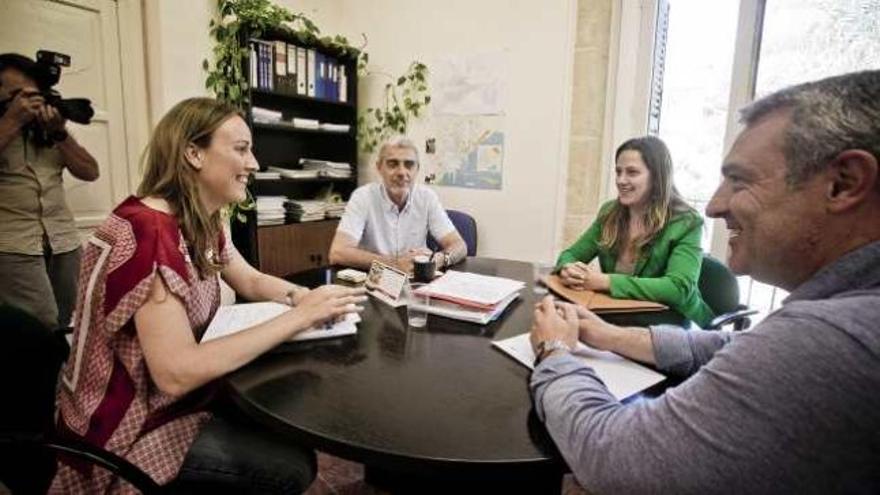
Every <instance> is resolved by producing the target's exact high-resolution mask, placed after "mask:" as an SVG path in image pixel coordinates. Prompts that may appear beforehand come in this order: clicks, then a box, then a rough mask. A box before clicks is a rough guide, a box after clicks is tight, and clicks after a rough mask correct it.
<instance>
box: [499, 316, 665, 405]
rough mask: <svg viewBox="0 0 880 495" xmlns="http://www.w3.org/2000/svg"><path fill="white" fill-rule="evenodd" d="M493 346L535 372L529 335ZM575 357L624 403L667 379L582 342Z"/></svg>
mask: <svg viewBox="0 0 880 495" xmlns="http://www.w3.org/2000/svg"><path fill="white" fill-rule="evenodd" d="M492 345H494V346H495V347H497V348H499V349H501V350H502V351H504V352H505V353H507V354H509V355H510V356H511V357H512V358H513V359H516V360H517V361H519V362H520V363H522V364H524V365H525V366H526V367H527V368H529V369H534V367H535V364H534V363H535V352H534V351H533V350H532V344H531V343H530V342H529V334H528V333H524V334H522V335H517V336H516V337H510V338H508V339H503V340H496V341H494V342H492ZM572 354H574V355H575V356H576V357H578V358H580V359H583V360H584V362H585V363H587V364H588V365H589V366H590V367H591V368H593V369H594V370H596V374H597V375H599V378H601V379H602V382H604V383H605V386H606V387H608V391H609V392H611V395H613V396H614V397H616V398H617V400H623V399H625V398H627V397H629V396H630V395H633V394H636V393H638V392H641V391H642V390H645V389H646V388H648V387H650V386H651V385H654V384H657V383H660V382H661V381H663V380H664V379H666V377H665V376H663V375H661V374H660V373H657V372H656V371H654V370H652V369H650V368H647V367H645V366H642V365H641V364H638V363H635V362H633V361H630V360H629V359H626V358H623V357H620V356H618V355H617V354H614V353H613V352H606V351H598V350H596V349H593V348H591V347H588V346H586V345H584V344H583V343H582V342H578V345H577V348H576V349H575V350H574V352H573V353H572Z"/></svg>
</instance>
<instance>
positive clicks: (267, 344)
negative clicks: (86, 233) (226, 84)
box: [50, 98, 364, 493]
mask: <svg viewBox="0 0 880 495" xmlns="http://www.w3.org/2000/svg"><path fill="white" fill-rule="evenodd" d="M251 144H252V140H251V133H250V129H249V128H248V126H247V124H246V123H245V121H244V119H243V118H242V116H241V114H240V113H239V111H238V110H237V109H236V108H234V107H232V106H230V105H228V104H225V103H222V102H219V101H217V100H213V99H209V98H192V99H188V100H185V101H182V102H180V103H178V104H177V105H176V106H175V107H174V108H172V109H171V110H170V111H169V112H168V113H167V114H166V115H165V116H164V117H163V118H162V120H161V121H160V122H159V124H158V126H157V127H156V129H155V131H154V133H153V136H152V138H151V141H150V144H149V147H148V149H147V152H146V154H145V171H144V178H143V182H142V183H141V185H140V187H139V189H138V195H137V196H132V197H129V198H128V199H126V200H125V201H123V202H122V204H120V205H119V206H118V207H117V208H116V209H115V210H114V211H113V213H112V214H111V215H110V217H109V218H108V219H107V220H106V221H105V222H104V224H103V225H101V226H100V227H99V228H98V229H97V230H96V231H95V233H94V234H93V235H92V237H91V238H90V239H89V241H88V242H87V246H86V248H85V250H84V253H83V260H82V269H81V272H80V277H79V295H78V300H77V305H76V307H77V311H76V314H77V321H76V326H75V332H74V334H73V343H72V348H71V353H70V358H69V360H68V362H67V364H66V365H65V368H64V370H63V371H62V376H61V384H60V389H59V397H58V401H59V412H60V414H59V418H58V424H59V429H60V430H62V431H64V432H66V433H67V434H68V435H70V436H72V437H75V438H78V439H81V440H84V441H86V442H89V443H92V444H94V445H98V446H100V447H102V448H105V449H108V450H110V451H112V452H114V453H116V454H118V455H120V456H122V457H125V458H126V459H128V460H129V461H131V462H133V463H134V464H136V465H137V466H139V467H140V468H141V469H143V470H144V471H145V472H146V473H148V474H149V475H150V476H151V477H153V479H155V480H156V481H157V482H158V483H160V484H163V485H168V484H170V486H172V487H174V488H177V489H178V490H179V491H182V492H190V491H195V490H198V491H203V490H206V489H208V490H211V491H212V492H213V493H216V492H222V491H228V492H230V493H233V492H234V493H248V492H253V493H272V492H277V493H281V492H283V493H291V492H297V491H303V490H304V489H305V488H307V487H308V484H309V483H310V482H311V480H312V479H313V477H314V474H315V458H314V453H313V452H311V451H309V450H305V449H301V448H298V447H297V446H295V445H291V444H289V443H283V442H280V441H278V440H277V439H276V438H274V437H273V436H272V435H271V434H269V433H268V432H265V431H262V430H261V429H259V428H258V427H255V426H253V425H249V424H248V423H247V421H245V420H243V419H241V418H235V417H234V416H231V415H229V414H224V415H213V416H212V414H211V413H210V412H208V409H207V407H208V406H209V404H210V403H211V400H212V398H213V397H214V392H215V389H216V388H217V387H216V383H217V379H218V378H219V377H222V376H223V375H224V374H226V373H228V372H230V371H232V370H235V369H236V368H238V367H240V366H242V365H244V364H246V363H247V362H249V361H251V360H252V359H254V358H256V357H257V356H259V355H260V354H262V353H263V352H266V351H267V350H269V349H272V348H273V347H275V346H277V345H278V344H280V343H282V342H284V341H285V340H287V339H289V338H290V337H291V336H293V335H294V334H296V333H297V332H299V331H302V330H305V329H306V328H309V327H310V326H312V325H315V324H319V323H322V322H324V321H327V320H330V319H333V318H337V317H340V316H342V315H344V314H346V313H350V312H354V311H358V310H360V307H359V306H358V304H359V303H360V302H362V301H363V300H364V295H363V292H362V291H361V290H359V289H350V288H344V287H340V286H332V285H330V286H325V287H321V288H319V289H315V290H311V291H310V290H308V289H305V288H302V287H298V286H296V285H293V284H291V283H289V282H286V281H284V280H282V279H279V278H276V277H272V276H269V275H266V274H263V273H260V272H259V271H257V270H255V269H254V268H253V267H251V266H250V265H248V264H247V262H245V261H244V259H243V258H242V257H241V255H240V254H239V253H238V252H237V251H236V249H235V247H234V246H233V245H232V243H231V242H230V241H229V240H228V239H226V237H225V234H224V230H223V226H222V225H223V221H222V216H221V209H222V208H223V207H224V206H226V205H228V204H230V203H233V202H236V201H241V200H243V199H244V198H245V194H246V192H245V185H246V183H247V179H248V175H249V174H250V173H252V172H253V171H255V170H257V168H258V165H257V161H256V159H255V158H254V155H253V153H252V150H251ZM291 248H292V249H296V246H291ZM219 277H222V278H223V279H224V280H225V281H226V282H227V283H228V284H229V285H230V286H232V288H233V289H235V290H236V292H237V293H238V294H239V295H241V296H243V297H244V298H246V299H248V300H253V301H259V300H285V301H289V303H290V304H291V305H292V306H293V308H292V309H291V310H290V311H287V312H286V313H284V314H282V315H280V316H278V317H277V318H274V319H272V320H269V321H267V322H265V323H262V324H260V325H256V326H254V327H253V328H251V329H248V330H246V331H243V332H240V333H237V334H235V335H231V336H227V337H224V338H220V339H216V340H212V341H210V342H206V343H200V342H199V341H200V339H201V337H202V335H203V333H204V331H205V329H206V327H207V325H208V323H209V322H210V321H211V318H212V316H213V315H214V313H215V311H216V310H217V307H218V305H219V303H220V287H219ZM50 491H51V492H55V493H107V492H112V493H116V492H122V493H124V492H128V491H132V489H131V487H129V486H128V485H127V484H125V483H123V482H121V481H120V480H118V479H114V478H113V477H111V476H110V475H109V474H107V473H106V472H104V471H102V470H99V469H94V468H91V467H87V466H81V465H78V464H75V463H74V464H72V465H68V464H65V463H64V462H61V463H59V470H58V473H57V475H56V478H55V480H54V483H53V486H52V488H51V490H50Z"/></svg>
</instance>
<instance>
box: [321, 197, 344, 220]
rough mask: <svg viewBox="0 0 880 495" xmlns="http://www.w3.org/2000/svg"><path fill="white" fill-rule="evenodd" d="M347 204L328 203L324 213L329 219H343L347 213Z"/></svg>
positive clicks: (339, 202) (342, 202) (340, 202)
mask: <svg viewBox="0 0 880 495" xmlns="http://www.w3.org/2000/svg"><path fill="white" fill-rule="evenodd" d="M346 204H347V203H345V202H344V201H335V202H331V201H328V202H326V203H325V206H324V210H325V211H324V213H325V215H326V216H327V218H342V214H343V213H345V205H346Z"/></svg>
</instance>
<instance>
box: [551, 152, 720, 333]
mask: <svg viewBox="0 0 880 495" xmlns="http://www.w3.org/2000/svg"><path fill="white" fill-rule="evenodd" d="M615 162H616V166H615V175H616V184H617V192H618V196H617V199H615V200H612V201H609V202H607V203H605V204H604V205H602V207H601V208H600V209H599V215H598V217H597V219H596V221H595V222H593V224H592V225H591V226H590V228H589V229H587V231H586V232H584V234H583V235H582V236H581V237H580V239H578V240H577V242H575V243H574V244H573V245H572V246H571V247H569V248H568V249H566V250H565V251H563V252H562V254H560V255H559V259H558V260H557V262H556V269H557V270H558V271H559V275H560V277H561V278H562V283H563V284H565V285H566V286H568V287H570V288H573V289H579V290H594V291H603V292H608V293H609V294H610V295H611V296H612V297H617V298H621V299H639V300H643V301H656V302H659V303H663V304H666V305H667V306H670V307H671V308H673V309H675V310H676V311H678V312H679V313H681V314H682V315H684V316H685V317H686V318H688V319H690V320H692V321H694V322H695V323H697V324H698V325H701V326H702V325H705V324H706V323H708V322H709V321H710V320H711V319H712V318H713V317H714V316H715V315H714V314H713V313H712V310H711V309H710V308H709V306H707V305H706V303H705V302H703V299H702V298H701V297H700V291H699V288H698V287H697V280H698V279H699V277H700V265H701V263H702V250H701V249H700V236H701V231H702V227H703V219H702V218H701V217H700V215H699V213H697V212H696V211H695V210H694V209H693V208H691V207H690V206H688V205H687V204H686V203H685V202H684V200H683V199H682V198H681V195H680V194H679V193H678V191H677V190H676V189H675V186H674V185H673V182H672V159H671V158H670V156H669V149H667V147H666V145H665V144H664V143H663V141H661V140H660V139H657V138H655V137H652V136H646V137H640V138H634V139H630V140H629V141H626V142H625V143H623V144H622V145H620V147H619V148H617V152H616V153H615ZM596 256H598V257H599V265H600V266H601V268H602V272H597V271H595V270H591V269H590V268H589V267H588V266H587V263H589V262H590V261H591V260H592V259H593V258H594V257H596Z"/></svg>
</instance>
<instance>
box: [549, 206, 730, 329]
mask: <svg viewBox="0 0 880 495" xmlns="http://www.w3.org/2000/svg"><path fill="white" fill-rule="evenodd" d="M616 201H617V200H612V201H609V202H607V203H605V204H604V205H602V208H600V209H599V215H598V218H597V219H596V221H595V222H593V225H590V228H589V229H587V231H586V232H584V234H583V235H581V237H580V239H578V240H577V242H575V243H574V244H573V245H572V246H571V247H569V248H568V249H566V250H565V251H563V252H562V254H560V255H559V259H558V260H557V261H556V267H557V269H560V268H562V266H563V265H565V264H568V263H572V262H575V261H582V262H584V263H589V262H590V261H592V259H593V258H595V257H596V256H597V255H598V256H599V265H600V266H601V267H602V271H603V272H604V273H607V274H609V277H610V278H611V290H610V294H611V297H616V298H620V299H639V300H642V301H656V302H659V303H663V304H665V305H667V306H669V307H671V308H673V309H675V310H676V311H678V312H679V313H681V314H682V315H684V316H685V317H686V318H688V319H689V320H691V321H693V322H695V323H697V324H698V325H700V326H705V325H706V324H707V323H708V322H709V321H710V320H711V319H712V318H713V317H714V316H715V314H714V313H713V312H712V310H711V309H710V308H709V306H708V305H706V303H705V302H703V299H702V297H701V296H700V290H699V287H698V285H697V281H698V279H699V277H700V265H701V264H702V262H703V258H702V249H701V248H700V237H701V230H702V227H703V219H702V218H700V215H699V214H697V213H695V212H687V213H681V214H679V215H676V216H675V217H673V218H672V219H671V220H670V221H669V222H667V223H666V226H665V227H663V230H661V231H660V232H659V233H657V235H656V236H655V237H654V239H653V240H652V241H651V242H650V243H648V244H647V245H646V246H645V248H644V249H643V251H642V254H641V255H640V256H639V258H638V259H637V260H636V263H635V267H634V269H633V274H632V275H624V274H620V273H613V272H614V269H615V266H616V265H617V255H618V253H616V252H612V251H610V250H607V249H604V248H602V247H600V246H599V237H600V236H601V235H602V221H603V220H604V218H605V216H606V215H607V214H608V212H609V211H610V210H611V207H612V206H613V205H614V204H615V203H616Z"/></svg>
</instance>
